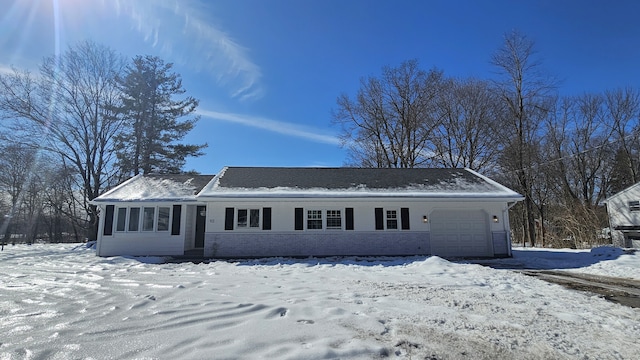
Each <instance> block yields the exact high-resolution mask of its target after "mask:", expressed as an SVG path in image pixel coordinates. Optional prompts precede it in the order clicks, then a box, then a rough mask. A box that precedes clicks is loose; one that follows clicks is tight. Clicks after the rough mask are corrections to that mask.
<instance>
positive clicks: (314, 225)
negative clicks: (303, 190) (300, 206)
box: [307, 210, 322, 230]
mask: <svg viewBox="0 0 640 360" xmlns="http://www.w3.org/2000/svg"><path fill="white" fill-rule="evenodd" d="M307 229H312V230H313V229H322V210H308V211H307Z"/></svg>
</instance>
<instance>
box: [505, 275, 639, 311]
mask: <svg viewBox="0 0 640 360" xmlns="http://www.w3.org/2000/svg"><path fill="white" fill-rule="evenodd" d="M517 271H518V272H520V273H522V274H525V275H528V276H535V277H537V278H539V279H541V280H544V281H548V282H551V283H554V284H559V285H562V286H564V287H566V288H569V289H573V290H579V291H586V292H590V293H595V294H599V295H601V296H603V297H604V298H605V299H607V300H609V301H612V302H615V303H618V304H622V305H625V306H630V307H634V308H640V281H638V280H632V279H626V278H618V277H608V276H599V275H589V274H580V273H573V272H568V271H553V270H517Z"/></svg>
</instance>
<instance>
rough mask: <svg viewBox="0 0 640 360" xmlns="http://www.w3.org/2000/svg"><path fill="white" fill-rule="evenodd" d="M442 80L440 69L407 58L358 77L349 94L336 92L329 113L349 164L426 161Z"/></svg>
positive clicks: (399, 164)
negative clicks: (356, 86) (353, 91)
mask: <svg viewBox="0 0 640 360" xmlns="http://www.w3.org/2000/svg"><path fill="white" fill-rule="evenodd" d="M441 82H442V73H441V72H440V71H438V70H431V71H428V72H427V71H423V70H421V69H420V68H419V66H418V62H417V61H416V60H411V61H406V62H403V63H402V64H401V65H400V66H398V67H385V68H383V71H382V76H381V77H368V78H363V79H361V81H360V89H359V90H358V94H357V95H356V97H355V98H354V99H352V98H350V97H349V96H348V95H346V94H342V95H340V96H339V97H338V99H337V105H338V108H337V110H336V111H334V113H333V118H334V122H335V123H337V124H339V125H340V126H341V127H342V131H343V133H342V139H343V141H344V143H345V144H347V145H348V146H349V150H350V152H351V158H352V159H353V160H355V163H354V164H353V165H356V166H365V167H399V168H412V167H419V166H425V165H427V164H429V162H430V161H431V158H432V156H433V148H432V146H431V143H430V139H431V137H432V134H431V132H432V131H433V129H434V128H435V127H436V126H437V125H438V119H437V118H436V114H437V113H436V111H435V110H436V109H435V106H436V98H437V95H438V92H439V88H440V83H441Z"/></svg>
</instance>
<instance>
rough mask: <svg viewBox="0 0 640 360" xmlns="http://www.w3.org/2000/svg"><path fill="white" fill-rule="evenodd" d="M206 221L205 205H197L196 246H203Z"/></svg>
mask: <svg viewBox="0 0 640 360" xmlns="http://www.w3.org/2000/svg"><path fill="white" fill-rule="evenodd" d="M206 223H207V207H206V206H201V205H198V207H197V208H196V242H195V247H196V248H203V247H204V228H205V224H206Z"/></svg>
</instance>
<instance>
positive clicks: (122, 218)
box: [116, 208, 127, 231]
mask: <svg viewBox="0 0 640 360" xmlns="http://www.w3.org/2000/svg"><path fill="white" fill-rule="evenodd" d="M126 222H127V208H118V220H117V223H116V231H124V229H125V224H126Z"/></svg>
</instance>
